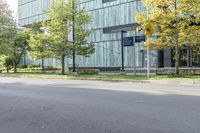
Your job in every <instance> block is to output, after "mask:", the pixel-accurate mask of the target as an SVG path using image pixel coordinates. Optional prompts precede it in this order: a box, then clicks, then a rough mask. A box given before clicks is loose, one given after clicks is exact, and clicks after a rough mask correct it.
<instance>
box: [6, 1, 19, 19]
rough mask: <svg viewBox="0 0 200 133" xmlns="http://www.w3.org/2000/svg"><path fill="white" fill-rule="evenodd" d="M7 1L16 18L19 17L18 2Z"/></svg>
mask: <svg viewBox="0 0 200 133" xmlns="http://www.w3.org/2000/svg"><path fill="white" fill-rule="evenodd" d="M4 1H6V3H8V5H9V7H10V10H11V11H13V12H14V13H13V15H14V17H16V16H17V9H18V5H17V3H18V0H4Z"/></svg>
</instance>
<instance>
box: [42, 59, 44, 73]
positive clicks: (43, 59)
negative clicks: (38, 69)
mask: <svg viewBox="0 0 200 133" xmlns="http://www.w3.org/2000/svg"><path fill="white" fill-rule="evenodd" d="M42 72H44V59H43V58H42Z"/></svg>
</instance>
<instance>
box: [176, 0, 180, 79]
mask: <svg viewBox="0 0 200 133" xmlns="http://www.w3.org/2000/svg"><path fill="white" fill-rule="evenodd" d="M177 14H178V13H177V0H175V17H176V36H175V41H176V42H175V52H176V53H175V56H176V57H175V74H176V75H177V76H178V75H179V56H180V55H179V52H180V49H179V46H178V45H179V26H178V17H177Z"/></svg>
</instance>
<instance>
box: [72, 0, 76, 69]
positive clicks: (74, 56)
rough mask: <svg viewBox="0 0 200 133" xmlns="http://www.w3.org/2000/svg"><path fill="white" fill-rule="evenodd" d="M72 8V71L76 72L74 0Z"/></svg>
mask: <svg viewBox="0 0 200 133" xmlns="http://www.w3.org/2000/svg"><path fill="white" fill-rule="evenodd" d="M72 10H73V16H72V17H73V18H72V21H73V24H72V28H73V32H72V34H73V35H72V38H73V70H72V72H76V59H75V58H76V51H75V17H74V15H75V14H74V10H75V8H74V0H73V1H72Z"/></svg>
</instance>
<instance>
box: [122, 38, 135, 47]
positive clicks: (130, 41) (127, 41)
mask: <svg viewBox="0 0 200 133" xmlns="http://www.w3.org/2000/svg"><path fill="white" fill-rule="evenodd" d="M133 43H134V41H133V37H125V38H124V47H128V46H133Z"/></svg>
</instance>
